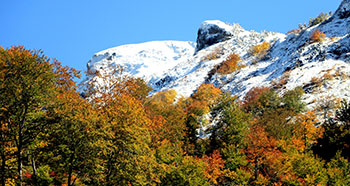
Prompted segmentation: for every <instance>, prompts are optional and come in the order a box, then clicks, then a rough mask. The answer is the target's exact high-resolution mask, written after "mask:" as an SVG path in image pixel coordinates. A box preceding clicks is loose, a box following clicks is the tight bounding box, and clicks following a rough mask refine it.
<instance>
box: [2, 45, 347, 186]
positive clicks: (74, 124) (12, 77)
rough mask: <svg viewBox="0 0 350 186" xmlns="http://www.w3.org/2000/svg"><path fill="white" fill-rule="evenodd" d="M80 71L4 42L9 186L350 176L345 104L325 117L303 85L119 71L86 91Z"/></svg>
mask: <svg viewBox="0 0 350 186" xmlns="http://www.w3.org/2000/svg"><path fill="white" fill-rule="evenodd" d="M79 76H80V72H78V71H76V70H75V69H73V68H70V67H67V66H63V65H61V63H60V62H58V61H57V60H55V59H50V58H48V57H46V56H45V55H44V54H43V52H42V51H36V50H28V49H25V48H24V47H23V46H14V47H11V48H8V49H4V48H0V79H1V81H0V122H1V123H0V167H1V168H0V169H1V170H0V183H1V185H67V186H73V185H106V186H108V185H349V184H350V177H349V175H350V164H349V157H350V129H349V126H350V104H349V103H348V102H346V101H343V102H342V106H341V107H340V108H339V109H338V110H337V112H336V114H335V116H334V117H329V118H328V119H327V120H325V122H319V121H318V120H317V117H316V114H315V113H314V112H312V111H308V110H306V108H305V105H304V104H303V102H302V101H301V97H302V95H303V93H304V91H303V89H302V88H296V89H294V90H289V91H286V92H285V93H284V94H283V95H279V94H277V93H276V92H275V91H274V90H273V89H270V88H266V87H257V88H253V89H252V90H250V91H249V92H248V93H247V95H246V96H245V97H244V98H243V99H242V100H239V99H237V98H236V97H235V96H232V95H230V94H229V93H225V92H221V91H220V89H218V88H216V87H215V86H213V85H211V84H202V85H201V86H200V87H199V88H198V89H197V90H196V91H195V93H193V95H192V96H191V97H188V98H184V97H180V98H179V97H178V96H177V94H176V92H175V91H174V90H167V91H163V92H159V93H156V94H154V95H152V96H148V94H149V92H150V91H151V88H150V87H148V86H147V84H146V83H145V82H144V81H143V80H142V79H139V78H133V77H129V76H124V75H122V74H121V73H120V71H118V70H117V71H116V72H115V73H113V74H105V73H103V72H97V74H96V78H99V79H100V80H103V81H104V82H105V84H106V86H103V87H100V88H96V87H95V86H94V84H95V81H98V80H96V79H92V80H91V81H90V82H89V83H87V85H86V86H87V90H86V92H85V93H84V96H82V95H81V94H80V93H79V91H78V90H77V85H76V83H75V82H74V79H75V78H79ZM203 128H206V129H207V130H206V131H202V130H200V129H203Z"/></svg>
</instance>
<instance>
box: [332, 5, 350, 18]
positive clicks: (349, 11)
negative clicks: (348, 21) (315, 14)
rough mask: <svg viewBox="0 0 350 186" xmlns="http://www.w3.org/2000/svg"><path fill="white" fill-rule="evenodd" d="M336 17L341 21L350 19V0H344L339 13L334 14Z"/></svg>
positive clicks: (338, 10)
mask: <svg viewBox="0 0 350 186" xmlns="http://www.w3.org/2000/svg"><path fill="white" fill-rule="evenodd" d="M334 16H335V17H338V18H340V19H345V18H348V17H350V0H343V1H342V3H341V4H340V6H339V8H338V9H337V11H336V12H335V13H334Z"/></svg>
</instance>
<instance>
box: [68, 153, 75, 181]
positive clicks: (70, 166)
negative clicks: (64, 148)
mask: <svg viewBox="0 0 350 186" xmlns="http://www.w3.org/2000/svg"><path fill="white" fill-rule="evenodd" d="M73 157H74V156H73V154H71V155H70V157H69V164H68V166H69V167H68V186H72V185H73V183H72V173H73Z"/></svg>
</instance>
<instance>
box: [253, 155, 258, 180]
mask: <svg viewBox="0 0 350 186" xmlns="http://www.w3.org/2000/svg"><path fill="white" fill-rule="evenodd" d="M254 163H255V166H254V180H257V179H258V168H259V166H258V163H259V162H258V158H257V157H256V158H255V160H254Z"/></svg>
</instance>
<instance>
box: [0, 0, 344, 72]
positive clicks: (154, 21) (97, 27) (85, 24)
mask: <svg viewBox="0 0 350 186" xmlns="http://www.w3.org/2000/svg"><path fill="white" fill-rule="evenodd" d="M1 1H2V3H1V6H0V17H1V24H0V25H1V26H0V45H1V46H3V47H5V48H6V47H10V46H12V45H23V46H25V47H26V48H28V49H42V50H43V51H44V53H45V55H47V56H49V57H52V58H57V59H58V60H59V61H61V62H62V63H63V64H65V65H68V66H70V67H74V68H76V69H78V70H82V71H85V70H86V63H87V61H88V60H89V59H90V58H91V56H93V54H94V53H96V52H98V51H101V50H104V49H107V48H111V47H115V46H119V45H123V44H132V43H141V42H146V41H153V40H181V41H195V40H196V34H197V30H198V27H199V25H200V24H201V22H203V21H204V20H214V19H218V20H222V21H224V22H228V23H239V24H241V26H243V28H245V29H247V30H256V31H263V30H267V31H275V32H282V33H286V32H287V31H289V30H291V29H294V28H297V27H298V24H299V23H304V22H308V20H309V18H311V17H315V16H317V15H318V14H319V13H320V12H329V11H333V12H334V11H335V10H336V9H337V7H338V6H339V5H340V2H341V0H294V1H283V0H265V1H262V0H248V1H243V0H216V1H214V0H211V1H210V0H176V1H174V0H172V1H168V0H95V1H92V0H1Z"/></svg>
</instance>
